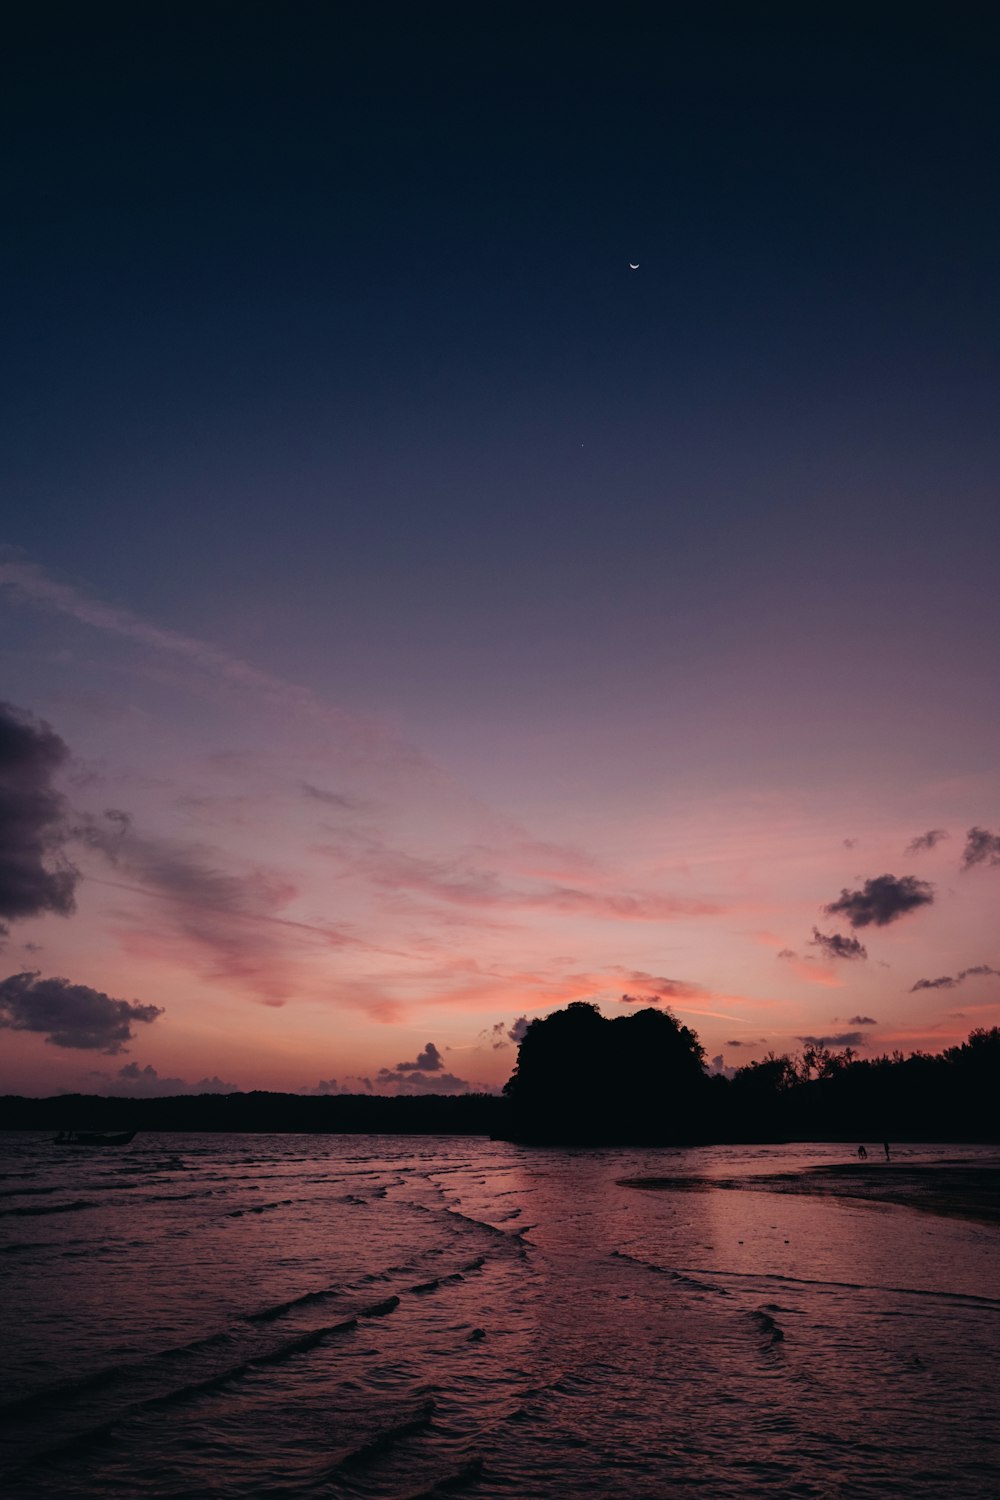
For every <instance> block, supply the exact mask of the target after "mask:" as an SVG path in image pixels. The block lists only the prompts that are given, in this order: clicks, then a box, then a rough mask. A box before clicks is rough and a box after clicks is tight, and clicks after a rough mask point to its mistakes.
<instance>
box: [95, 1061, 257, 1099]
mask: <svg viewBox="0 0 1000 1500" xmlns="http://www.w3.org/2000/svg"><path fill="white" fill-rule="evenodd" d="M238 1092H239V1087H238V1085H237V1084H235V1083H224V1082H223V1080H222V1079H221V1078H219V1077H217V1076H216V1077H212V1078H199V1080H198V1082H197V1083H188V1081H187V1079H186V1078H161V1077H160V1075H159V1073H157V1071H156V1069H155V1068H154V1067H152V1066H151V1065H150V1064H148V1063H147V1065H146V1067H144V1068H140V1066H139V1064H138V1063H136V1062H130V1063H126V1064H125V1066H124V1067H123V1068H119V1070H118V1072H117V1074H116V1075H115V1077H114V1079H112V1080H111V1082H110V1083H109V1085H108V1093H109V1094H128V1095H130V1096H131V1097H134V1098H137V1099H162V1098H164V1097H169V1096H173V1095H176V1094H236V1093H238Z"/></svg>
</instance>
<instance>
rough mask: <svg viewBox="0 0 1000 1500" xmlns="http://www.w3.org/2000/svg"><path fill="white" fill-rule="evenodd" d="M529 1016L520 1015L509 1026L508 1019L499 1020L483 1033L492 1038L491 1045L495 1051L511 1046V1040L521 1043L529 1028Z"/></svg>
mask: <svg viewBox="0 0 1000 1500" xmlns="http://www.w3.org/2000/svg"><path fill="white" fill-rule="evenodd" d="M528 1024H529V1022H528V1018H527V1016H518V1018H517V1020H516V1021H514V1022H513V1024H512V1025H510V1026H508V1025H507V1022H506V1021H497V1023H496V1025H495V1026H491V1027H489V1029H488V1030H487V1031H485V1032H483V1033H482V1035H483V1036H485V1037H487V1038H492V1040H491V1041H490V1046H491V1047H492V1048H493V1050H494V1052H499V1050H500V1049H501V1047H509V1046H510V1044H511V1042H513V1043H514V1044H515V1045H516V1044H517V1043H519V1042H520V1041H521V1040H522V1038H523V1036H524V1033H525V1032H526V1031H527V1029H528Z"/></svg>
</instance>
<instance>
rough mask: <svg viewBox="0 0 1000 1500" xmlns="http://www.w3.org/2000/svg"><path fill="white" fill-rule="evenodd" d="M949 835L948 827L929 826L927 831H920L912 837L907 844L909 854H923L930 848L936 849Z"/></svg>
mask: <svg viewBox="0 0 1000 1500" xmlns="http://www.w3.org/2000/svg"><path fill="white" fill-rule="evenodd" d="M947 837H948V830H947V829H946V828H929V829H928V830H927V832H926V833H918V834H917V836H916V838H915V839H911V840H910V842H909V843H908V844H907V846H906V852H907V854H921V853H923V852H924V851H925V850H928V849H936V848H937V846H938V844H940V842H941V840H942V839H946V838H947Z"/></svg>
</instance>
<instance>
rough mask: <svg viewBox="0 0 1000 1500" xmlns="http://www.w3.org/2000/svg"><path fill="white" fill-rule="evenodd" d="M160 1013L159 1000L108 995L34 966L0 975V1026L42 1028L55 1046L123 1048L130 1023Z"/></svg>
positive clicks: (112, 1050) (103, 1049) (152, 1018)
mask: <svg viewBox="0 0 1000 1500" xmlns="http://www.w3.org/2000/svg"><path fill="white" fill-rule="evenodd" d="M162 1014H163V1010H162V1008H161V1007H160V1006H158V1005H140V1004H139V1002H138V1001H137V1000H131V1001H130V1000H113V999H112V998H111V996H110V995H105V994H104V992H103V991H102V990H92V989H91V988H90V987H89V985H86V984H71V983H70V981H69V980H68V979H41V978H39V975H38V972H37V970H33V971H26V972H24V973H23V974H11V975H9V976H8V977H7V978H6V979H4V980H0V1027H7V1028H8V1029H9V1030H11V1031H36V1032H43V1033H45V1040H46V1041H47V1042H51V1043H52V1044H53V1046H56V1047H80V1048H83V1049H88V1050H89V1049H95V1050H100V1051H101V1052H106V1053H108V1054H109V1055H112V1054H114V1053H116V1052H124V1051H125V1043H126V1042H129V1041H131V1040H132V1026H133V1023H134V1022H142V1023H144V1024H148V1023H149V1022H151V1021H155V1020H156V1018H157V1016H162Z"/></svg>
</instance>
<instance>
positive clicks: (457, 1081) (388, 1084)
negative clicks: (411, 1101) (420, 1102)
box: [375, 1068, 472, 1094]
mask: <svg viewBox="0 0 1000 1500" xmlns="http://www.w3.org/2000/svg"><path fill="white" fill-rule="evenodd" d="M375 1083H376V1086H377V1087H379V1088H383V1089H390V1090H391V1091H392V1092H393V1093H396V1094H465V1093H468V1092H469V1090H470V1089H471V1088H472V1085H471V1084H470V1083H469V1082H468V1080H467V1079H465V1078H456V1077H455V1075H454V1073H434V1074H432V1075H431V1076H428V1075H427V1074H426V1073H422V1072H420V1073H418V1072H404V1071H401V1070H400V1069H399V1068H396V1069H392V1068H379V1070H378V1073H377V1074H376V1076H375Z"/></svg>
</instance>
